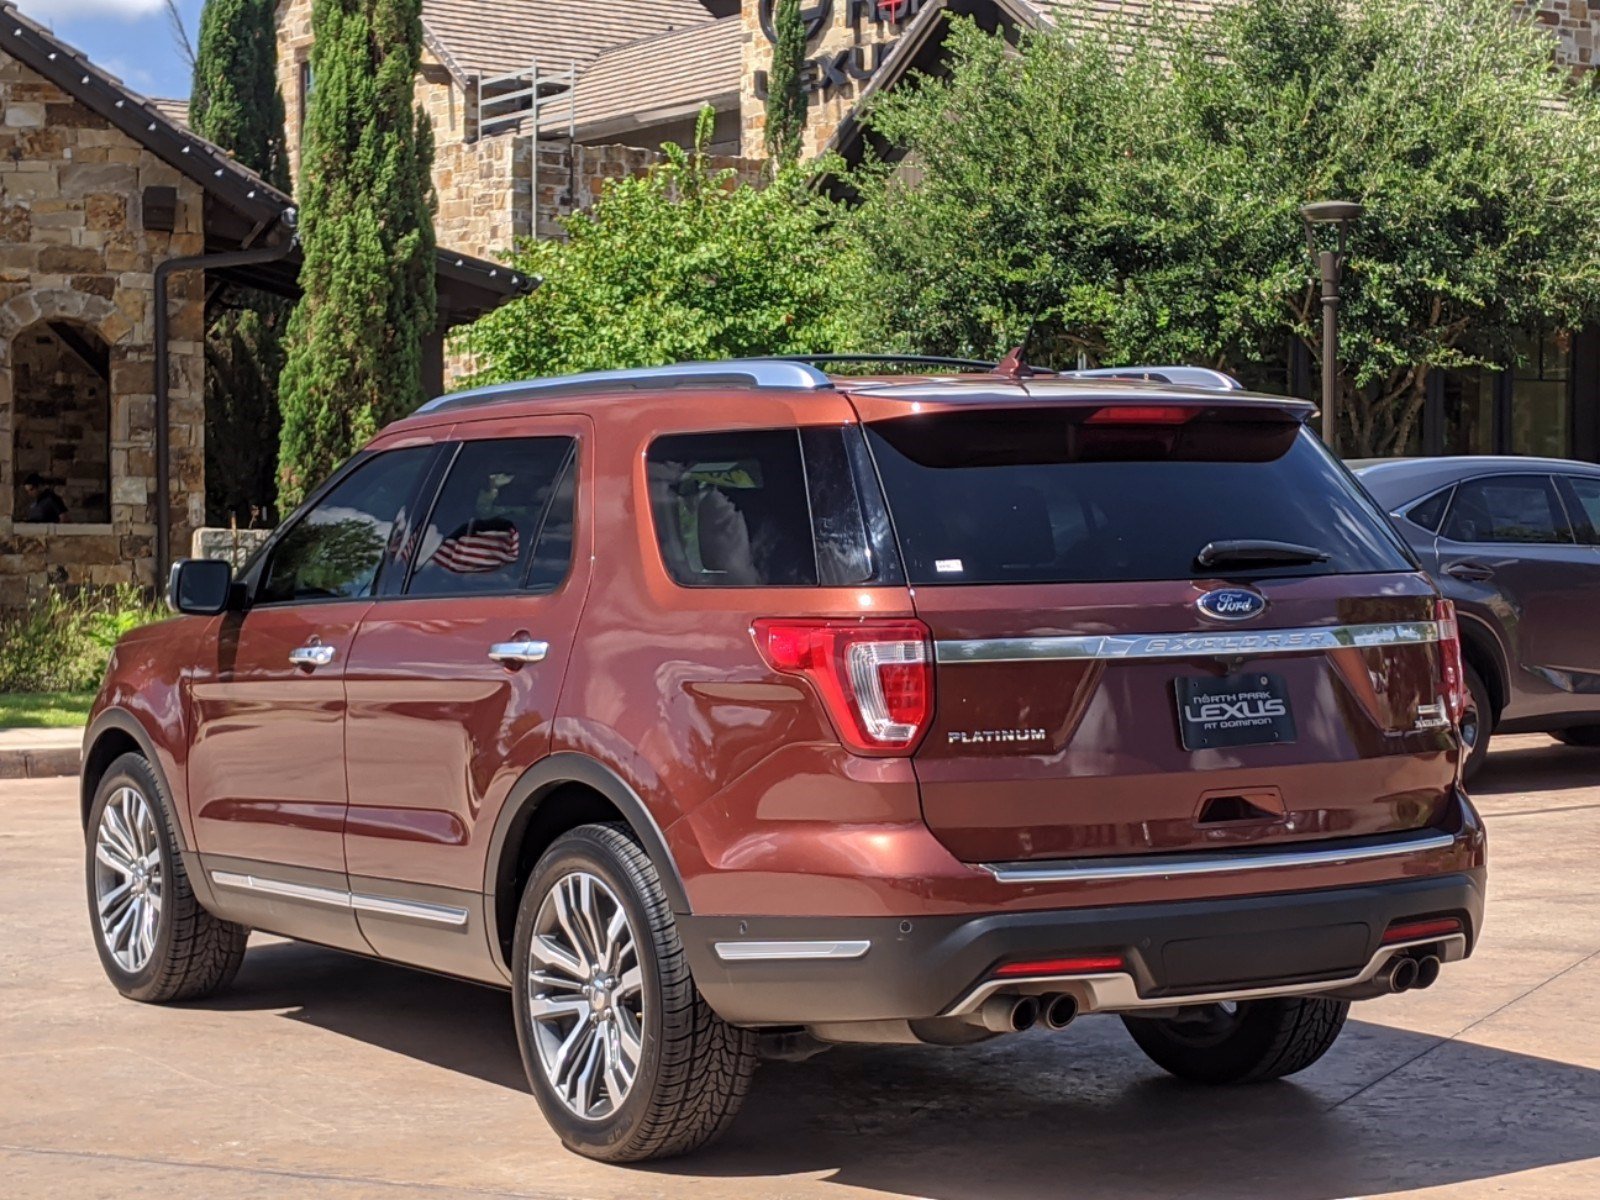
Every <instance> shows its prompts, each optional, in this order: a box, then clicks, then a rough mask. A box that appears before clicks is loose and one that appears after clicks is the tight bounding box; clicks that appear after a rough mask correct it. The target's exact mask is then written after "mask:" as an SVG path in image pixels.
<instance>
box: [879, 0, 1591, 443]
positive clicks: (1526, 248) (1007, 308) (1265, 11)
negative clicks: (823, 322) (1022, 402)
mask: <svg viewBox="0 0 1600 1200" xmlns="http://www.w3.org/2000/svg"><path fill="white" fill-rule="evenodd" d="M1063 25H1064V26H1065V27H1067V28H1069V29H1071V30H1073V32H1071V33H1060V32H1055V33H1041V34H1035V35H1028V36H1025V37H1024V38H1023V39H1022V42H1021V45H1020V48H1019V49H1018V50H1013V49H1011V48H1009V47H1007V46H1006V45H1005V44H1004V43H1003V42H1001V41H1000V40H999V39H997V38H993V37H988V36H985V35H983V34H981V33H980V32H978V31H977V30H976V29H975V28H973V27H971V26H970V25H966V24H961V25H960V26H959V27H958V28H956V29H955V30H954V31H953V44H954V64H953V70H952V72H951V74H950V75H949V77H948V78H946V79H937V80H931V79H930V80H925V81H923V82H922V85H921V86H920V87H919V88H916V89H903V90H901V91H899V92H898V93H896V94H893V95H890V96H886V97H884V98H883V99H882V101H881V102H880V103H879V104H878V105H877V106H876V108H875V109H874V111H873V113H872V114H871V117H870V119H871V121H872V123H873V124H874V125H875V127H876V128H877V130H878V131H879V132H880V133H882V134H884V135H885V136H886V137H887V138H888V139H889V140H890V141H891V142H892V143H894V144H897V145H899V146H903V147H905V148H906V149H907V150H908V151H909V152H910V154H911V156H912V159H913V160H914V161H915V162H916V164H917V170H916V171H914V172H910V171H898V172H895V171H891V170H889V169H888V168H887V167H886V166H883V165H880V166H878V167H877V168H875V169H871V170H868V171H866V172H864V173H863V174H862V176H861V177H860V178H859V179H858V180H856V183H857V185H858V186H859V187H860V188H861V190H862V191H863V193H864V196H865V202H864V204H863V205H862V207H861V208H860V209H859V210H858V212H857V215H856V220H855V221H854V222H853V227H854V230H855V232H856V234H857V242H856V245H857V255H856V263H857V271H856V289H857V291H858V293H859V294H861V295H862V296H863V297H864V300H865V303H864V305H863V333H862V336H863V337H865V338H867V339H869V340H871V341H874V342H876V343H878V344H891V345H899V346H903V347H905V348H907V349H917V350H921V351H928V352H932V351H942V352H950V353H962V354H985V355H992V354H995V353H997V352H998V351H1000V350H1001V349H1002V348H1004V347H1005V346H1007V345H1008V344H1015V343H1016V342H1019V341H1021V340H1022V338H1023V336H1024V334H1025V333H1026V332H1027V331H1029V330H1030V329H1031V330H1032V331H1033V334H1034V336H1033V338H1032V345H1033V346H1034V347H1035V348H1036V353H1037V354H1038V355H1039V356H1040V358H1041V361H1054V362H1056V363H1058V364H1063V365H1071V364H1072V363H1073V362H1074V361H1075V360H1076V359H1077V358H1078V357H1079V356H1080V355H1083V356H1086V357H1087V358H1089V359H1090V360H1091V361H1094V362H1100V363H1106V364H1117V363H1126V362H1131V361H1146V362H1148V361H1180V362H1184V361H1186V362H1195V363H1203V364H1207V365H1214V366H1219V367H1223V368H1225V369H1234V370H1239V371H1241V373H1245V372H1246V371H1247V368H1249V366H1250V364H1252V363H1260V362H1263V361H1266V360H1268V359H1269V358H1271V357H1273V356H1274V355H1275V352H1278V351H1279V350H1280V348H1281V347H1282V346H1284V345H1285V344H1286V343H1287V341H1288V339H1290V338H1298V339H1300V340H1301V341H1302V342H1303V343H1304V344H1305V346H1306V348H1307V350H1308V351H1309V352H1310V354H1311V356H1312V358H1313V361H1314V362H1315V361H1316V360H1317V356H1318V355H1319V353H1320V343H1319V341H1318V329H1319V325H1318V322H1319V319H1320V309H1319V305H1318V303H1317V298H1316V297H1317V293H1316V291H1315V289H1314V286H1313V280H1312V271H1311V265H1310V263H1309V261H1308V258H1307V254H1306V247H1305V238H1304V233H1303V230H1302V226H1301V221H1300V217H1299V213H1298V208H1299V206H1300V205H1301V204H1302V203H1304V202H1306V201H1308V200H1313V199H1325V198H1338V199H1355V200H1361V201H1363V202H1364V203H1365V204H1366V207H1367V214H1366V218H1365V219H1364V220H1363V222H1362V223H1361V225H1360V226H1359V227H1358V228H1357V230H1356V233H1355V238H1354V246H1353V257H1352V260H1351V263H1350V266H1349V268H1348V270H1347V273H1346V277H1345V287H1346V294H1347V298H1346V301H1345V303H1344V305H1343V307H1342V309H1341V313H1340V315H1341V342H1342V344H1341V358H1342V360H1343V362H1342V366H1343V370H1344V394H1343V397H1342V401H1341V405H1340V413H1341V419H1342V433H1341V445H1342V448H1343V449H1344V450H1345V451H1346V452H1350V453H1359V454H1383V453H1392V452H1396V451H1398V450H1401V449H1404V448H1405V447H1406V446H1407V445H1408V444H1409V443H1410V442H1411V441H1412V438H1413V435H1414V433H1415V431H1416V428H1417V424H1418V418H1419V415H1420V412H1421V409H1422V404H1423V397H1424V393H1425V386H1426V380H1427V377H1428V375H1429V374H1430V373H1431V372H1433V371H1437V370H1441V369H1450V368H1456V367H1463V366H1468V365H1473V364H1489V363H1495V362H1505V361H1507V360H1508V359H1509V358H1510V357H1511V356H1512V355H1513V354H1514V345H1515V343H1516V340H1517V338H1518V335H1519V334H1520V333H1521V332H1522V331H1524V330H1526V329H1528V328H1529V327H1531V326H1535V325H1538V324H1539V323H1541V322H1545V323H1548V324H1549V325H1550V326H1553V327H1556V328H1561V327H1573V326H1576V325H1578V324H1580V323H1582V322H1583V321H1585V320H1587V319H1589V318H1591V317H1592V316H1593V315H1594V314H1595V313H1596V312H1597V311H1600V255H1596V254H1595V253H1594V247H1595V246H1596V245H1600V173H1597V172H1596V171H1594V170H1593V166H1592V164H1593V163H1594V162H1595V161H1596V154H1597V152H1600V105H1597V97H1596V95H1595V94H1594V93H1593V92H1592V91H1590V90H1589V89H1587V88H1585V87H1583V86H1581V85H1579V84H1576V83H1575V82H1574V81H1573V80H1572V79H1571V78H1570V77H1569V76H1568V75H1567V74H1566V73H1565V72H1560V71H1556V70H1552V67H1551V51H1552V43H1551V41H1550V40H1549V38H1548V37H1547V36H1546V35H1545V34H1543V33H1542V32H1540V27H1539V26H1538V25H1536V24H1534V23H1531V22H1526V21H1519V20H1515V19H1513V18H1512V16H1511V14H1509V13H1508V12H1507V10H1506V8H1505V5H1504V4H1503V3H1501V2H1500V0H1363V3H1360V4H1344V3H1340V2H1339V0H1243V2H1242V3H1240V4H1239V5H1237V6H1234V7H1230V8H1226V9H1224V10H1223V11H1222V12H1221V13H1219V15H1218V16H1217V17H1216V18H1215V19H1214V20H1212V21H1211V22H1209V23H1206V24H1201V25H1195V26H1190V27H1187V28H1184V27H1179V26H1178V25H1176V24H1174V23H1172V22H1171V21H1169V20H1166V19H1165V18H1157V20H1156V24H1155V27H1154V28H1147V29H1144V30H1142V31H1139V32H1138V35H1137V36H1127V32H1126V31H1124V36H1123V37H1121V38H1120V39H1119V40H1118V43H1116V44H1114V43H1113V42H1112V40H1111V39H1110V37H1109V36H1107V35H1106V34H1104V33H1102V32H1094V30H1095V29H1096V26H1095V24H1094V22H1093V21H1092V20H1091V19H1090V18H1089V15H1088V14H1080V15H1079V17H1078V18H1074V17H1072V16H1070V15H1068V16H1067V17H1065V18H1064V19H1063ZM1102 28H1103V27H1102ZM952 114H959V116H958V117H956V118H955V119H953V118H952Z"/></svg>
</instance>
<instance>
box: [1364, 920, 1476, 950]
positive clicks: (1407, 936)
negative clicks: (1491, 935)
mask: <svg viewBox="0 0 1600 1200" xmlns="http://www.w3.org/2000/svg"><path fill="white" fill-rule="evenodd" d="M1460 932H1461V921H1460V919H1459V918H1458V917H1431V918H1429V919H1428V920H1425V921H1401V922H1399V923H1398V924H1394V925H1391V926H1389V928H1388V929H1387V930H1385V931H1384V934H1383V944H1384V945H1385V946H1390V945H1393V944H1394V943H1395V942H1415V941H1418V940H1419V939H1421V938H1434V937H1448V936H1449V935H1450V934H1452V933H1460Z"/></svg>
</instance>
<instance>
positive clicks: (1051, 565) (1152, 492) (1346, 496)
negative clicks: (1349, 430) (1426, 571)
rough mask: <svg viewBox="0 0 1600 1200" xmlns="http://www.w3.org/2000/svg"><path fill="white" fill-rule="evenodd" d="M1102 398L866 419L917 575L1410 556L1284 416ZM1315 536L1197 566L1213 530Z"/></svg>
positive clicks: (1353, 567)
mask: <svg viewBox="0 0 1600 1200" xmlns="http://www.w3.org/2000/svg"><path fill="white" fill-rule="evenodd" d="M1094 411H1095V410H1094V409H1081V408H1077V409H1060V408H1058V409H1024V410H1005V411H994V410H986V411H984V412H981V413H979V412H973V413H965V412H961V413H940V414H936V415H922V416H908V417H899V418H896V419H894V420H890V421H882V422H877V423H875V424H873V425H871V426H869V427H868V441H869V444H870V446H871V448H872V453H873V456H874V458H875V459H876V461H877V465H878V470H879V474H880V476H881V478H882V480H883V485H884V489H885V492H886V493H887V497H888V501H889V508H890V511H891V514H892V516H893V518H894V525H895V530H896V533H897V534H898V536H899V540H900V551H901V555H902V557H903V559H904V562H905V570H906V574H907V576H908V577H909V579H910V580H911V582H913V583H918V584H936V583H945V584H972V583H1077V582H1114V581H1132V580H1153V579H1187V578H1192V577H1208V578H1209V577H1216V576H1219V575H1221V576H1225V577H1228V578H1235V577H1240V576H1249V577H1253V578H1261V577H1266V576H1300V575H1325V574H1364V573H1369V572H1380V571H1406V570H1411V569H1413V567H1412V565H1411V563H1410V562H1409V561H1408V559H1407V556H1406V554H1405V552H1404V551H1403V550H1402V549H1401V547H1400V545H1399V542H1398V539H1397V537H1396V536H1395V534H1394V533H1393V531H1392V530H1391V529H1390V528H1389V527H1388V525H1387V524H1386V519H1385V517H1384V516H1383V514H1382V513H1380V512H1379V511H1378V510H1377V508H1376V507H1375V506H1374V505H1373V504H1372V503H1371V501H1370V500H1368V499H1367V498H1366V496H1365V495H1363V494H1362V493H1361V491H1360V490H1359V489H1358V488H1357V487H1356V486H1355V485H1354V484H1352V483H1351V482H1350V480H1349V477H1348V476H1347V475H1346V474H1345V472H1344V469H1343V468H1342V467H1341V466H1340V465H1339V464H1338V463H1337V462H1336V461H1335V460H1334V459H1333V458H1332V457H1331V456H1330V455H1329V454H1328V453H1327V452H1326V451H1325V450H1324V449H1323V448H1322V445H1321V443H1320V442H1318V441H1316V439H1315V438H1314V437H1312V435H1311V434H1310V433H1309V432H1307V431H1305V430H1304V429H1303V428H1302V427H1301V426H1300V425H1299V423H1298V422H1295V421H1294V420H1292V418H1289V417H1287V416H1285V417H1278V416H1277V415H1275V414H1273V415H1268V416H1263V415H1261V414H1257V413H1247V414H1242V415H1241V414H1239V413H1238V412H1237V411H1234V412H1229V411H1228V410H1224V409H1217V410H1212V411H1210V412H1208V413H1207V414H1205V415H1204V416H1202V417H1200V418H1197V419H1193V420H1188V421H1186V422H1184V423H1183V424H1181V425H1167V426H1162V425H1150V426H1124V425H1112V424H1098V423H1095V422H1093V421H1091V420H1090V419H1089V417H1090V414H1091V413H1093V412H1094ZM1256 539H1259V540H1264V541H1273V542H1288V543H1293V544H1296V545H1300V546H1309V547H1313V548H1315V549H1316V550H1318V551H1321V552H1322V553H1323V554H1325V555H1327V558H1326V559H1325V560H1324V561H1320V562H1316V563H1308V564H1294V565H1286V564H1282V563H1279V564H1274V565H1272V566H1270V567H1266V566H1260V565H1255V566H1252V567H1250V568H1248V569H1241V568H1237V567H1226V568H1218V567H1211V568H1209V569H1207V568H1201V567H1200V566H1198V565H1197V564H1196V562H1195V557H1196V555H1197V554H1199V552H1200V551H1201V549H1202V548H1204V547H1205V546H1206V545H1207V544H1208V543H1211V542H1214V541H1225V540H1256Z"/></svg>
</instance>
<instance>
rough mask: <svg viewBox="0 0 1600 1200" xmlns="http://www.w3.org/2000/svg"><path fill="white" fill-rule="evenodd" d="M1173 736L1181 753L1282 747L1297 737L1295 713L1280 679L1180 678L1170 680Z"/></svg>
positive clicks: (1261, 674)
mask: <svg viewBox="0 0 1600 1200" xmlns="http://www.w3.org/2000/svg"><path fill="white" fill-rule="evenodd" d="M1174 692H1175V695H1176V698H1177V702H1178V736H1179V738H1180V739H1181V740H1182V742H1183V748H1184V749H1185V750H1222V749H1229V748H1231V747H1234V746H1283V745H1288V744H1289V743H1291V742H1293V741H1294V740H1295V737H1296V731H1295V724H1294V709H1293V707H1292V706H1291V705H1290V703H1289V689H1288V686H1287V685H1286V684H1285V683H1284V680H1283V677H1282V676H1281V675H1273V674H1270V673H1268V672H1265V671H1248V672H1244V673H1242V674H1238V675H1224V676H1222V677H1221V678H1217V677H1214V676H1213V677H1201V676H1193V675H1180V676H1179V677H1178V678H1177V679H1176V680H1175V681H1174Z"/></svg>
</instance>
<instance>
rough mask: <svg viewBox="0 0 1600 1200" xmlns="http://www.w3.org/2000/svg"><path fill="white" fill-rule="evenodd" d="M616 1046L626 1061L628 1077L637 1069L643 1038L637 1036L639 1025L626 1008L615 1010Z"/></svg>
mask: <svg viewBox="0 0 1600 1200" xmlns="http://www.w3.org/2000/svg"><path fill="white" fill-rule="evenodd" d="M616 1026H617V1048H618V1050H620V1051H621V1052H622V1055H623V1058H624V1061H626V1062H627V1063H628V1079H629V1081H630V1082H631V1081H632V1080H633V1073H634V1072H635V1071H637V1070H638V1069H639V1059H640V1057H641V1056H643V1054H644V1039H643V1038H641V1037H640V1036H639V1025H638V1022H637V1021H636V1020H635V1019H634V1015H633V1013H631V1012H630V1011H628V1010H627V1009H626V1008H621V1009H618V1010H617V1021H616Z"/></svg>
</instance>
